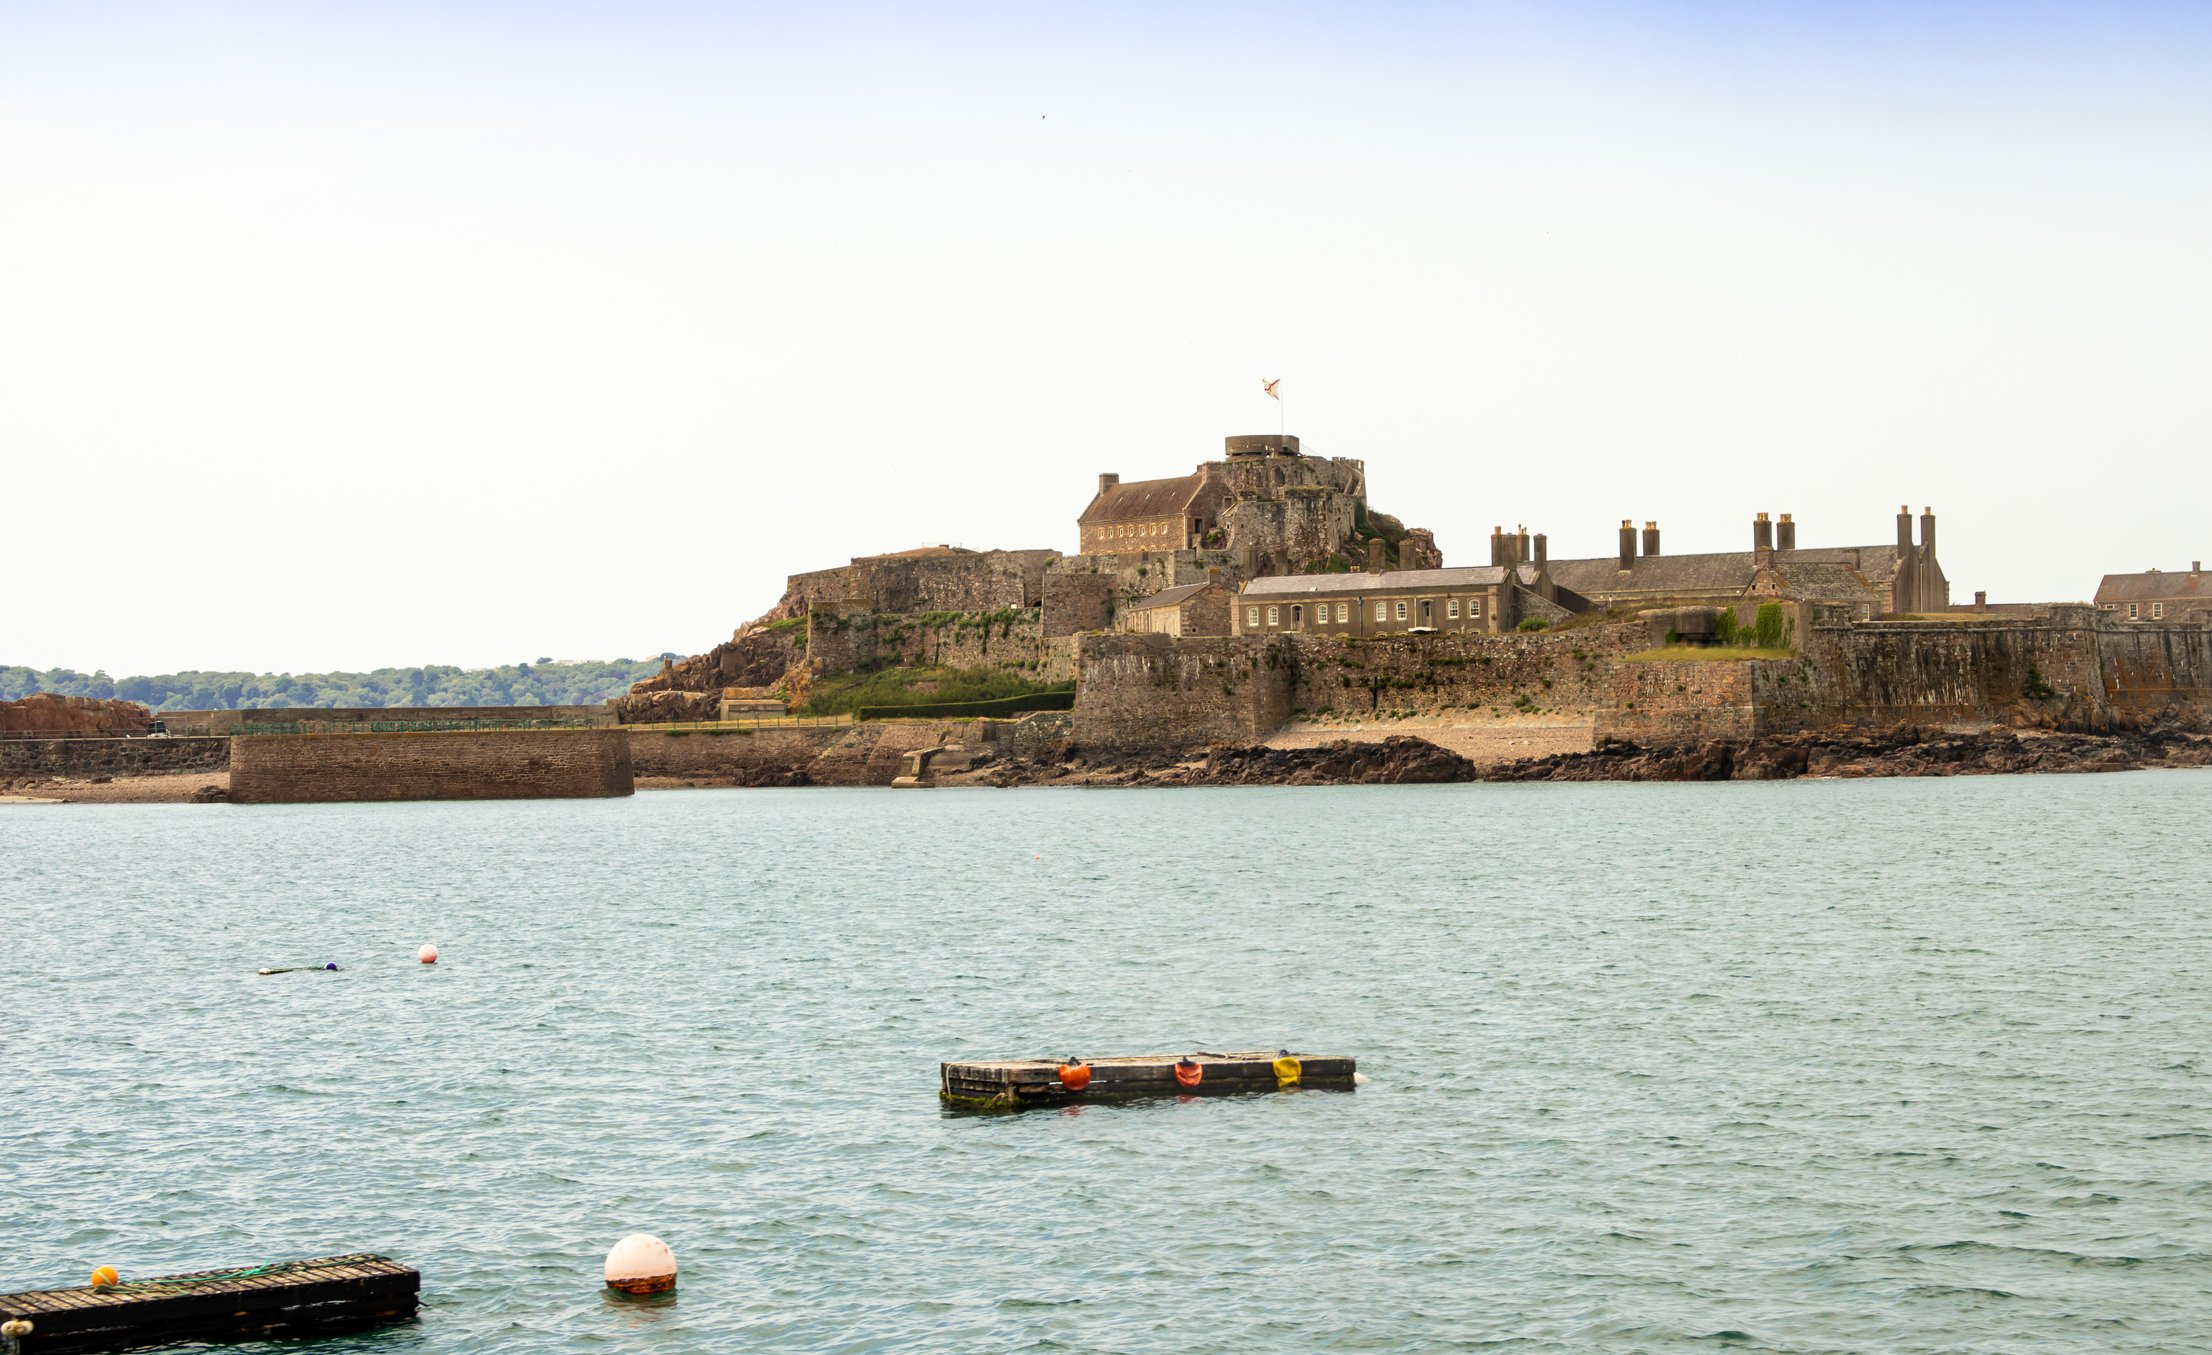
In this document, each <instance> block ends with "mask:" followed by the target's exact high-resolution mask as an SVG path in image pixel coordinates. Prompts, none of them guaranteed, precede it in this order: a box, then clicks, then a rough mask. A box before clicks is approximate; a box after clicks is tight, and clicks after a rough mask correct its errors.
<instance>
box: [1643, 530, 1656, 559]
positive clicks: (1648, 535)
mask: <svg viewBox="0 0 2212 1355" xmlns="http://www.w3.org/2000/svg"><path fill="white" fill-rule="evenodd" d="M1658 553H1659V524H1658V523H1656V522H1647V523H1645V524H1644V554H1646V555H1657V554H1658Z"/></svg>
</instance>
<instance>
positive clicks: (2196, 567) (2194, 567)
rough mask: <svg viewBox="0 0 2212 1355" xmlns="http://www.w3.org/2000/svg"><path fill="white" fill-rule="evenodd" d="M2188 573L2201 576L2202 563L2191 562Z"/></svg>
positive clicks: (2199, 561) (2200, 561) (2197, 561)
mask: <svg viewBox="0 0 2212 1355" xmlns="http://www.w3.org/2000/svg"><path fill="white" fill-rule="evenodd" d="M2189 572H2190V573H2191V574H2202V573H2203V572H2204V561H2202V560H2191V561H2190V562H2189Z"/></svg>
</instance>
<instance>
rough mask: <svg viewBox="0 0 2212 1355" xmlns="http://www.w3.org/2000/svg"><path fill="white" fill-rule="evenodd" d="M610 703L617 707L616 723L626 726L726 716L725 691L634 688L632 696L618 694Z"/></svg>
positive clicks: (688, 721) (615, 710)
mask: <svg viewBox="0 0 2212 1355" xmlns="http://www.w3.org/2000/svg"><path fill="white" fill-rule="evenodd" d="M640 685H642V684H640ZM608 704H610V705H612V706H613V707H614V718H615V723H617V724H625V725H661V724H686V723H690V722H692V721H696V720H715V719H720V718H721V715H722V694H721V693H720V692H718V691H714V692H685V691H667V690H655V691H638V690H637V689H635V688H632V689H631V691H630V694H629V695H628V696H618V697H616V698H615V699H614V700H613V701H611V702H609V703H608Z"/></svg>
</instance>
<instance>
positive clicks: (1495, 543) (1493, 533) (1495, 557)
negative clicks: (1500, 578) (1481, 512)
mask: <svg viewBox="0 0 2212 1355" xmlns="http://www.w3.org/2000/svg"><path fill="white" fill-rule="evenodd" d="M1490 563H1491V564H1492V565H1502V564H1504V563H1505V528H1503V527H1492V528H1491V529H1490Z"/></svg>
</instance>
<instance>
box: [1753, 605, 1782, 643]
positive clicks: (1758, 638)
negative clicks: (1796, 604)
mask: <svg viewBox="0 0 2212 1355" xmlns="http://www.w3.org/2000/svg"><path fill="white" fill-rule="evenodd" d="M1783 624H1784V622H1783V617H1782V604H1781V603H1779V602H1762V603H1760V604H1759V614H1758V617H1757V618H1756V619H1755V620H1754V621H1753V622H1752V623H1751V643H1752V644H1753V645H1754V646H1755V647H1757V648H1759V649H1780V648H1781V647H1782V645H1783V642H1784V640H1785V639H1786V637H1785V635H1784V634H1783Z"/></svg>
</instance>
